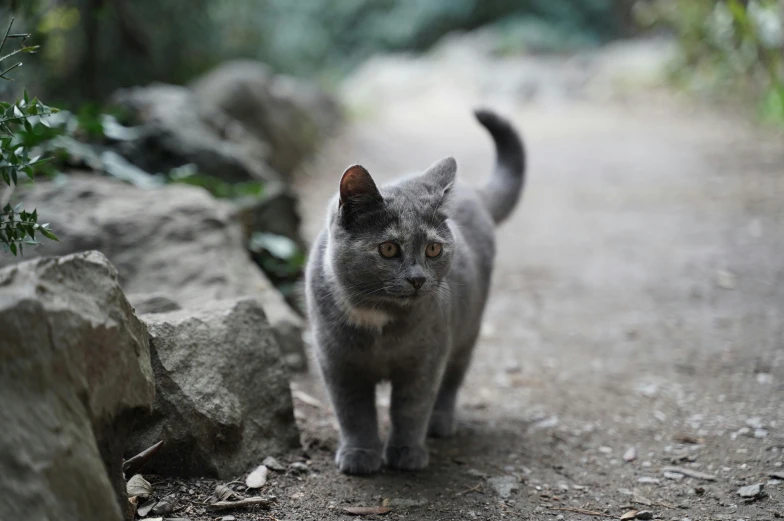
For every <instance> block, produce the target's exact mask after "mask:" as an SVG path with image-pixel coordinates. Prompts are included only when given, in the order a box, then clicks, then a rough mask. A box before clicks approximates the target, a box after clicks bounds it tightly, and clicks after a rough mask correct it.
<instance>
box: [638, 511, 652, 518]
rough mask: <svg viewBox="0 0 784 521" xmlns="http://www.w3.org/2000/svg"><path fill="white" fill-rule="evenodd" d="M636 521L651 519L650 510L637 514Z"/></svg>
mask: <svg viewBox="0 0 784 521" xmlns="http://www.w3.org/2000/svg"><path fill="white" fill-rule="evenodd" d="M637 519H641V520H643V521H645V520H647V519H653V512H651V511H650V510H640V511H639V512H637Z"/></svg>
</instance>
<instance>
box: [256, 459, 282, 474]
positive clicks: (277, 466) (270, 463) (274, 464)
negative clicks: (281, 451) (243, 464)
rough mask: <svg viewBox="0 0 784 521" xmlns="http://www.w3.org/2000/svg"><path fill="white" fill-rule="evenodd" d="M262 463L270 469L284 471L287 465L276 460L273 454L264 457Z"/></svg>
mask: <svg viewBox="0 0 784 521" xmlns="http://www.w3.org/2000/svg"><path fill="white" fill-rule="evenodd" d="M257 461H258V460H257ZM261 464H262V465H264V466H265V467H267V468H268V469H270V470H274V471H276V472H283V471H284V470H286V467H285V466H283V465H282V464H281V463H280V462H279V461H278V460H276V459H275V458H273V457H272V456H267V457H266V458H264V461H262V462H261Z"/></svg>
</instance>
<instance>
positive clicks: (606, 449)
mask: <svg viewBox="0 0 784 521" xmlns="http://www.w3.org/2000/svg"><path fill="white" fill-rule="evenodd" d="M599 452H601V453H602V454H610V453H611V452H612V447H606V446H602V447H599Z"/></svg>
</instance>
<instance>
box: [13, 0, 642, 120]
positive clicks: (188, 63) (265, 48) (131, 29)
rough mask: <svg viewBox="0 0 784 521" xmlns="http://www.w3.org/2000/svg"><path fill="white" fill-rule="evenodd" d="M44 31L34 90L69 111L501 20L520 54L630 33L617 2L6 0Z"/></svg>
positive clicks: (316, 68) (349, 57)
mask: <svg viewBox="0 0 784 521" xmlns="http://www.w3.org/2000/svg"><path fill="white" fill-rule="evenodd" d="M4 1H5V3H6V6H5V9H4V10H3V14H4V15H5V17H10V15H11V13H12V12H13V13H14V14H16V16H17V17H18V23H19V25H20V28H21V29H24V30H26V31H28V32H32V33H34V34H35V39H36V43H38V44H40V45H42V48H43V51H42V56H41V59H40V60H38V61H37V63H36V64H35V65H34V66H33V67H32V68H33V71H32V72H31V73H30V74H28V76H27V78H28V84H29V85H28V86H29V89H30V90H33V91H35V92H36V93H37V94H38V95H40V96H46V97H47V99H48V100H49V101H50V102H56V103H58V104H60V105H63V106H66V107H69V106H71V105H73V104H77V103H80V102H83V101H84V100H101V99H105V98H106V97H107V96H108V95H109V94H111V92H113V91H114V90H115V89H117V88H119V87H124V86H129V85H140V84H141V85H144V84H147V83H149V82H150V81H153V80H155V81H162V82H168V83H175V84H183V83H186V82H188V81H189V80H190V79H192V78H194V77H195V76H196V75H198V74H200V73H203V72H204V71H206V70H208V69H210V68H212V67H213V66H215V65H216V64H218V63H219V62H221V61H225V60H226V59H229V58H238V57H242V58H255V59H258V60H261V61H263V62H265V63H267V64H269V65H270V66H271V67H272V68H273V69H275V70H276V71H277V72H282V73H290V74H294V75H299V76H310V77H317V78H319V79H321V80H322V81H327V82H329V81H334V80H335V79H337V78H339V77H340V76H342V75H343V74H344V73H345V72H347V71H348V70H350V69H351V68H352V67H354V66H356V65H357V64H359V63H360V62H362V61H363V60H364V59H366V58H368V57H369V56H370V55H372V54H374V53H376V52H380V51H421V50H425V49H427V48H428V47H430V46H432V45H433V44H434V43H436V42H437V41H438V39H439V38H441V37H442V36H443V35H445V34H447V33H449V32H452V31H456V30H462V31H467V30H471V29H475V28H477V27H480V26H484V25H488V24H495V25H497V26H498V27H499V28H500V30H502V31H503V32H504V33H505V35H506V40H507V44H508V46H510V47H512V48H516V49H522V48H529V49H533V50H564V49H570V48H575V47H579V46H585V45H596V44H598V43H601V42H604V41H608V40H610V39H613V38H617V37H619V36H622V35H624V34H628V32H629V30H630V28H631V22H630V12H631V7H632V5H633V3H632V2H630V1H624V0H621V1H616V0H517V1H509V0H428V1H421V0H372V1H367V0H299V1H291V0H231V1H225V0H165V1H161V0H4Z"/></svg>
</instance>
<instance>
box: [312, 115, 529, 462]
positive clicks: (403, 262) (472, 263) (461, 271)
mask: <svg viewBox="0 0 784 521" xmlns="http://www.w3.org/2000/svg"><path fill="white" fill-rule="evenodd" d="M477 118H478V119H479V121H480V122H481V123H482V124H483V125H484V126H485V127H486V128H487V129H488V130H489V131H490V133H491V135H492V136H493V138H494V141H495V143H496V148H497V153H498V161H497V163H498V165H497V168H496V171H495V173H494V175H493V176H492V177H491V180H490V183H489V184H488V187H489V188H485V189H483V190H481V191H477V190H474V189H472V188H470V187H467V186H464V185H462V184H460V183H458V182H455V174H456V170H457V163H456V162H455V160H454V159H452V158H446V159H443V160H441V161H439V162H437V163H435V164H434V165H432V166H431V167H430V168H429V169H427V170H426V171H425V173H424V174H422V175H420V176H416V177H411V178H407V179H403V180H401V181H398V182H396V183H394V184H391V185H388V186H384V187H381V188H380V189H378V188H377V187H376V185H375V183H374V182H373V181H372V179H371V177H370V175H369V174H368V173H367V172H366V171H365V170H364V169H363V168H362V167H359V166H355V167H351V168H350V169H349V170H347V173H346V174H344V177H343V179H342V180H341V193H339V194H338V197H336V198H335V199H334V200H333V201H332V202H331V204H330V208H329V212H328V217H327V224H326V227H325V229H324V230H323V231H322V232H321V234H320V235H319V237H318V238H317V240H316V242H315V244H314V246H313V250H312V252H311V255H310V260H309V263H308V269H307V280H306V288H307V297H308V312H309V315H310V319H311V323H312V326H313V330H314V333H315V338H316V345H317V348H316V356H317V360H318V363H319V366H320V368H321V372H322V375H323V377H324V381H325V384H326V386H327V389H328V391H329V395H330V399H331V401H332V404H333V406H334V409H335V412H336V414H337V418H338V422H339V424H340V434H341V436H340V437H341V440H340V446H339V448H338V452H337V455H336V461H337V464H338V466H339V468H340V470H341V471H343V472H347V473H353V474H367V473H371V472H374V471H377V470H378V469H379V468H380V466H381V463H382V452H383V459H384V461H385V462H386V464H387V465H388V466H389V467H392V468H398V469H404V470H415V469H421V468H424V467H425V466H426V465H427V462H428V453H427V448H426V446H425V438H426V436H427V434H428V433H429V434H430V435H433V436H448V435H450V434H452V432H453V430H454V410H455V401H456V398H457V391H458V388H459V387H460V384H461V383H462V381H463V377H464V376H465V373H466V370H467V369H468V365H469V362H470V359H471V353H472V350H473V347H474V344H475V343H476V339H477V337H478V335H479V328H480V324H481V319H482V312H483V310H484V307H485V302H486V301H487V294H488V290H489V286H490V277H491V273H492V269H493V259H494V256H495V239H494V225H495V223H496V222H498V221H500V220H502V219H504V218H506V217H507V216H508V215H509V213H510V212H511V210H512V207H513V206H514V204H515V202H516V201H517V199H518V197H519V191H520V190H521V189H522V176H523V166H522V165H523V161H524V159H523V152H522V150H523V149H522V144H521V143H520V139H519V137H518V136H517V134H516V132H515V131H514V130H513V129H512V127H511V126H510V125H509V124H508V123H507V122H506V121H504V120H502V119H501V118H499V117H498V116H496V115H494V114H493V113H491V112H487V111H479V112H477ZM504 187H506V188H505V189H504ZM386 241H395V242H396V243H398V244H399V245H400V247H401V256H400V257H395V258H391V259H388V258H384V257H382V256H381V255H380V254H379V245H380V244H381V243H383V242H386ZM431 242H438V243H440V244H442V245H443V246H442V248H443V250H442V253H441V255H440V257H438V258H435V259H433V258H427V257H426V256H425V247H426V246H427V244H429V243H431ZM409 279H411V280H417V281H418V282H417V283H420V282H421V284H422V285H421V288H419V289H418V290H416V289H415V285H414V283H413V282H409ZM384 380H388V381H390V382H391V384H392V402H391V410H390V414H391V425H392V428H391V432H390V435H389V439H388V440H387V442H386V445H385V446H384V445H383V444H382V442H381V439H380V438H379V434H378V422H377V416H376V407H375V389H376V384H377V383H378V382H381V381H384Z"/></svg>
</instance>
